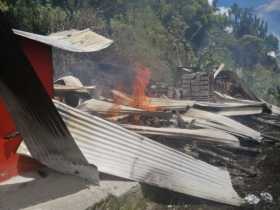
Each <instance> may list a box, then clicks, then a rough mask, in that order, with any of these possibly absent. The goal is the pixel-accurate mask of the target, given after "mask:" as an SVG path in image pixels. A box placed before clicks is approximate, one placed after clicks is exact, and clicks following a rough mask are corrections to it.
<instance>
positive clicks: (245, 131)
mask: <svg viewBox="0 0 280 210" xmlns="http://www.w3.org/2000/svg"><path fill="white" fill-rule="evenodd" d="M184 116H186V117H190V118H194V119H201V120H205V121H209V122H212V123H216V124H217V125H222V126H219V127H220V128H222V127H225V128H226V127H227V129H222V130H225V131H228V132H229V133H232V134H234V133H235V134H238V133H239V134H240V135H241V136H246V137H247V138H249V139H252V140H254V141H257V142H260V141H261V140H262V136H261V133H260V132H258V131H256V130H254V129H252V128H250V127H248V126H245V125H243V124H241V123H239V122H237V121H235V120H233V119H231V118H229V117H225V116H223V115H219V114H215V113H211V112H207V111H204V110H199V109H194V108H190V109H189V110H188V111H187V112H186V113H185V114H184ZM215 127H216V126H215ZM217 128H218V127H217Z"/></svg>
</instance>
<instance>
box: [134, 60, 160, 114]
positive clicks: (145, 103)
mask: <svg viewBox="0 0 280 210" xmlns="http://www.w3.org/2000/svg"><path fill="white" fill-rule="evenodd" d="M150 78H151V71H150V69H149V68H147V67H145V66H143V65H137V71H136V76H135V79H134V83H133V93H132V99H133V100H132V102H131V104H130V106H133V107H136V108H140V109H143V110H146V111H156V110H157V107H156V106H153V105H151V103H150V98H149V97H148V96H146V87H147V86H148V84H149V82H150Z"/></svg>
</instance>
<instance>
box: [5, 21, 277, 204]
mask: <svg viewBox="0 0 280 210" xmlns="http://www.w3.org/2000/svg"><path fill="white" fill-rule="evenodd" d="M3 28H4V27H3ZM5 29H6V31H5V30H2V31H1V33H2V34H3V35H1V36H3V37H5V38H6V39H5V40H3V43H2V44H6V45H9V46H11V47H10V50H9V51H8V52H7V55H6V56H5V55H1V56H2V58H1V60H2V61H1V62H2V64H3V65H2V66H3V69H2V73H1V75H0V79H1V81H0V85H1V98H2V99H3V104H4V105H3V107H2V109H1V112H2V114H3V116H4V115H5V116H7V118H6V119H4V121H5V122H6V121H7V122H8V121H9V122H11V123H12V124H11V126H10V127H9V128H5V129H6V130H4V131H5V132H4V131H3V132H2V133H1V135H2V136H1V139H0V142H1V144H0V148H1V154H0V155H1V156H0V157H1V159H0V160H1V167H0V174H1V179H0V181H2V183H1V185H0V197H1V198H0V208H2V209H5V208H6V209H9V208H10V209H13V208H14V209H16V208H22V207H25V208H27V209H28V208H30V209H32V207H34V208H36V207H37V208H43V209H53V208H65V209H66V208H68V207H69V206H70V205H74V206H75V207H73V209H77V208H78V207H77V206H79V205H81V207H80V208H81V209H87V208H89V207H92V206H93V205H94V204H96V203H98V202H100V201H101V200H102V199H105V198H106V196H108V194H110V193H111V191H114V190H112V189H109V190H108V188H109V187H108V186H107V188H106V187H104V186H106V183H107V182H106V181H108V180H106V181H104V180H103V179H102V175H103V176H104V175H107V176H109V177H111V181H112V182H110V183H111V184H113V185H114V184H115V185H116V186H117V188H118V187H120V188H122V187H123V186H124V185H123V184H124V183H123V182H125V181H124V180H126V181H127V182H128V183H136V182H139V183H145V184H147V185H149V186H153V187H158V188H162V189H165V190H169V191H171V192H174V193H180V194H183V195H187V196H192V197H195V198H198V199H202V200H207V201H210V202H216V203H221V204H225V205H229V206H241V205H244V204H246V203H247V202H250V200H249V201H248V197H246V195H247V194H248V189H244V186H243V185H242V184H241V185H242V186H241V185H238V183H236V182H234V181H235V180H236V179H242V180H243V179H246V180H247V179H250V178H252V177H258V172H257V168H256V167H257V166H256V165H254V164H252V163H254V162H255V159H256V158H257V157H258V155H259V154H260V153H261V152H262V151H261V149H260V148H261V147H262V145H264V144H266V143H268V142H269V143H270V144H274V143H276V142H278V141H279V139H278V137H277V135H274V134H271V133H268V132H271V131H270V130H269V131H268V130H266V131H263V130H260V129H258V126H260V124H261V125H266V126H268V127H269V129H270V128H271V127H277V126H279V125H280V121H279V113H280V112H279V108H278V107H276V106H272V105H270V104H268V103H266V102H265V101H263V100H262V99H259V98H258V97H257V96H255V94H254V93H252V92H251V91H250V90H249V89H248V88H247V87H246V86H245V85H244V84H243V83H242V82H241V80H240V79H239V78H238V76H237V75H236V74H235V73H234V72H229V71H226V70H223V69H222V67H221V68H219V69H218V70H216V71H213V72H211V73H193V72H188V71H185V72H183V73H182V75H181V76H180V77H179V78H180V82H179V83H178V84H177V86H178V87H174V89H179V94H173V97H171V96H172V94H166V95H165V96H164V95H163V92H161V93H160V94H158V95H161V97H150V96H149V94H148V92H149V89H148V86H149V81H150V73H149V69H148V68H146V67H144V66H142V65H138V66H136V67H135V69H134V72H135V74H134V75H132V76H131V77H132V79H131V80H132V83H131V84H127V83H126V84H119V83H122V82H124V83H125V82H126V81H122V80H118V82H115V83H112V82H111V81H112V80H114V76H112V75H114V74H116V73H113V74H112V75H111V76H112V78H110V76H106V77H104V80H106V79H108V80H110V81H108V84H110V85H106V91H103V90H102V91H100V89H102V84H103V80H102V84H98V83H96V85H93V84H83V82H82V81H81V79H80V78H78V77H75V75H74V76H73V75H71V76H69V75H67V76H62V77H59V78H56V80H55V81H53V77H54V66H53V63H52V54H51V47H54V48H59V49H61V50H65V51H70V52H72V53H74V52H75V53H95V52H98V51H100V50H103V49H105V48H107V47H109V46H110V45H111V44H112V43H113V41H112V40H110V39H107V38H105V37H103V36H100V35H98V34H96V33H94V32H92V31H90V30H83V31H76V30H74V31H66V32H61V33H57V34H53V35H50V36H41V35H37V34H32V33H27V32H23V31H18V30H14V31H13V32H12V31H11V29H9V28H8V26H6V28H5ZM1 40H2V39H1ZM15 40H20V41H16V42H15V43H18V44H12V43H13V42H14V41H15ZM5 42H6V43H5ZM8 53H9V54H8ZM8 57H14V58H15V60H14V61H12V60H11V59H8ZM99 65H101V66H102V69H107V70H108V72H112V71H114V69H115V68H112V66H107V65H105V64H99ZM73 71H74V70H73ZM19 72H20V73H19ZM13 74H17V75H19V77H17V78H14V77H13ZM78 75H79V74H77V75H76V76H78ZM108 75H110V73H108ZM123 80H125V79H123ZM14 81H15V82H16V85H15V83H14ZM119 85H121V86H123V87H126V86H128V85H131V90H130V91H122V88H118V87H119ZM104 88H105V87H104ZM178 95H179V97H178ZM168 96H170V97H168ZM9 113H10V114H9ZM244 117H246V119H245V118H244ZM247 117H249V118H247ZM6 125H7V124H6ZM8 129H12V132H6V131H7V130H8ZM271 130H273V129H271ZM20 144H21V146H20V147H19V145H20ZM18 147H19V149H18ZM17 149H18V150H17ZM7 154H9V155H7ZM247 156H248V158H247ZM242 159H245V160H247V161H244V162H243V163H242ZM23 160H24V161H23ZM22 161H23V162H22ZM22 164H23V165H22ZM250 164H252V165H251V166H250V167H249V166H248V165H250ZM20 166H21V167H20ZM42 167H47V168H49V169H51V170H53V171H52V172H50V174H51V175H49V174H45V173H43V172H41V171H40V170H41V168H42ZM36 170H39V171H40V174H43V175H42V176H46V178H45V179H43V178H42V177H39V178H38V177H35V178H34V180H33V181H31V182H28V181H26V180H25V181H24V183H22V182H21V181H22V179H19V180H18V179H17V177H19V176H21V178H22V177H24V174H25V173H26V172H29V173H30V171H31V172H32V171H33V172H34V171H36ZM57 172H58V173H59V175H58V176H59V177H60V178H59V179H56V178H53V176H54V175H52V174H53V173H57ZM69 175H71V176H70V177H71V178H69ZM77 177H79V178H77ZM36 179H39V181H36ZM64 179H70V180H71V179H73V180H76V179H78V180H79V181H77V180H76V181H75V182H74V183H79V185H78V184H77V185H76V186H73V188H71V187H68V188H67V187H66V189H61V191H63V192H61V193H54V194H55V195H49V194H47V193H44V194H43V195H42V196H41V197H40V196H39V198H38V195H35V193H36V192H37V191H39V190H40V188H41V184H42V183H44V184H45V185H44V186H46V187H47V185H48V184H50V186H53V182H54V183H55V185H58V186H63V185H67V183H65V182H64ZM115 179H117V180H120V182H121V183H122V184H120V182H118V184H119V185H117V183H116V182H114V180H115ZM252 179H253V178H252ZM81 180H83V181H81ZM109 180H110V178H109ZM84 181H86V184H85V183H83V185H80V184H81V183H80V182H84ZM127 182H125V183H126V184H127ZM61 183H62V185H60V184H61ZM98 184H99V185H100V186H96V185H98ZM236 186H238V187H237V188H238V191H237V190H236ZM1 187H3V188H1ZM31 188H34V189H37V191H36V190H35V191H34V190H33V191H32V190H31ZM15 189H16V190H18V191H17V193H18V195H23V194H29V193H30V194H31V197H27V199H26V200H25V199H22V198H18V201H17V199H15V200H16V202H12V200H13V199H12V198H11V194H12V193H11V192H13V191H14V190H15ZM64 190H65V191H64ZM100 191H101V192H102V191H104V192H105V193H104V196H101V198H100V199H92V197H94V196H95V194H94V193H99V194H98V195H100ZM240 192H241V193H240ZM74 194H75V195H74ZM116 194H117V193H116ZM53 197H55V199H53ZM104 197H105V198H104ZM67 198H71V199H70V200H71V201H70V205H69V203H68V204H67V202H65V200H64V199H67ZM34 199H35V200H34ZM65 203H66V204H65ZM65 205H66V206H65ZM67 205H69V206H67Z"/></svg>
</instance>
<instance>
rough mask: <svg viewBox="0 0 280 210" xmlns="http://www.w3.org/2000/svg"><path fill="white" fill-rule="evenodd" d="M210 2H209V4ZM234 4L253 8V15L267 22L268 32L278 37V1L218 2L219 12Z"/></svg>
mask: <svg viewBox="0 0 280 210" xmlns="http://www.w3.org/2000/svg"><path fill="white" fill-rule="evenodd" d="M212 1H213V0H209V3H211V2H212ZM234 3H237V4H238V5H239V6H240V7H249V8H253V9H254V11H255V14H257V15H258V16H259V17H261V18H262V19H264V20H265V21H267V22H268V27H269V30H270V32H271V33H273V34H275V35H277V36H278V37H280V24H279V23H280V0H218V6H219V7H220V8H221V9H220V10H221V11H227V8H228V7H230V6H231V5H232V4H234Z"/></svg>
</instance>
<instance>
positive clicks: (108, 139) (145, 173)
mask: <svg viewBox="0 0 280 210" xmlns="http://www.w3.org/2000/svg"><path fill="white" fill-rule="evenodd" d="M54 103H55V105H56V107H57V109H58V111H59V113H60V114H61V116H62V118H63V120H64V122H65V123H66V125H67V127H68V129H69V130H70V132H71V134H72V135H73V137H74V138H75V140H76V142H77V144H78V145H79V147H80V149H81V151H82V152H83V154H84V155H85V157H86V158H87V160H88V161H89V162H90V163H92V164H95V165H96V166H97V167H98V169H99V171H100V172H103V173H107V174H111V175H115V176H119V177H123V178H127V179H131V180H135V181H139V182H144V183H147V184H150V185H155V186H159V187H162V188H166V189H169V190H172V191H176V192H180V193H184V194H188V195H192V196H196V197H199V198H204V199H208V200H212V201H216V202H220V203H225V204H230V205H234V206H239V205H241V204H242V202H243V200H242V199H241V198H240V197H239V196H238V194H237V193H236V192H235V191H234V189H233V187H232V184H231V179H230V176H229V173H228V172H227V171H226V170H224V169H221V168H217V167H214V166H212V165H209V164H207V163H205V162H203V161H200V160H198V159H195V158H193V157H191V156H189V155H186V154H184V153H181V152H179V151H177V150H174V149H172V148H169V147H167V146H164V145H162V144H159V143H157V142H155V141H153V140H151V139H149V138H146V137H144V136H141V135H139V134H136V133H134V132H132V131H129V130H127V129H125V128H122V127H121V126H118V125H116V124H113V123H110V122H108V121H105V120H103V119H101V118H99V117H96V116H93V115H90V114H87V113H85V112H82V111H80V110H78V109H75V108H72V107H69V106H67V105H65V104H63V103H60V102H57V101H54Z"/></svg>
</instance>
